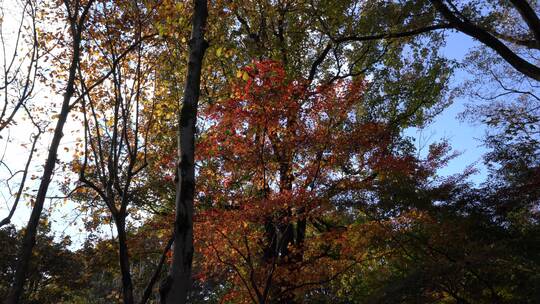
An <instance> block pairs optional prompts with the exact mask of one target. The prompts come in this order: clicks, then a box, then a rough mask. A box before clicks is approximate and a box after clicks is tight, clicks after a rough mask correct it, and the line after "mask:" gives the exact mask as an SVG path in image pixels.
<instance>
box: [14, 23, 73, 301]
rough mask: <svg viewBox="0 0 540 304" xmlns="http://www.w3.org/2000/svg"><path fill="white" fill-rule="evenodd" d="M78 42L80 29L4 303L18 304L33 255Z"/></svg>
mask: <svg viewBox="0 0 540 304" xmlns="http://www.w3.org/2000/svg"><path fill="white" fill-rule="evenodd" d="M80 41H81V32H80V30H78V31H77V33H76V34H75V35H74V37H73V57H72V60H71V64H70V67H69V76H68V81H67V84H66V90H65V93H64V100H63V102H62V108H61V110H60V115H59V117H58V121H57V122H56V127H55V129H54V135H53V138H52V141H51V145H50V147H49V153H48V155H47V160H46V161H45V166H44V170H43V175H42V177H41V183H40V185H39V189H38V192H37V195H36V201H35V203H34V207H33V208H32V213H31V215H30V219H29V220H28V224H27V225H26V231H25V234H24V239H23V243H22V247H21V251H20V252H19V254H18V259H17V266H16V269H15V280H14V282H13V285H12V286H11V289H10V291H9V294H8V296H7V298H6V301H5V302H4V303H6V304H17V303H19V300H20V297H21V295H22V293H23V290H24V283H25V281H26V276H27V272H28V268H29V266H30V258H31V257H32V249H33V248H34V244H35V243H36V235H37V228H38V224H39V219H40V217H41V212H42V210H43V205H44V203H45V199H46V196H47V190H48V189H49V184H50V182H51V177H52V174H53V171H54V167H55V165H56V154H57V152H58V146H59V145H60V140H61V139H62V137H63V136H64V133H63V129H64V125H65V123H66V120H67V117H68V114H69V111H70V106H69V102H70V100H71V97H72V96H73V93H74V85H75V72H76V71H77V65H78V63H79V55H80V54H79V53H80Z"/></svg>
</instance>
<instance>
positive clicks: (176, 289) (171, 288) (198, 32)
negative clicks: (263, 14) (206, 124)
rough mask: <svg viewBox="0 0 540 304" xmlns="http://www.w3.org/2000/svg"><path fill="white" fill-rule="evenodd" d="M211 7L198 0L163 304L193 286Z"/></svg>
mask: <svg viewBox="0 0 540 304" xmlns="http://www.w3.org/2000/svg"><path fill="white" fill-rule="evenodd" d="M207 16H208V8H207V1H206V0H194V8H193V18H192V32H191V39H190V41H189V61H188V67H187V77H186V84H185V89H184V100H183V104H182V110H181V113H180V117H179V125H178V159H179V162H178V170H177V179H178V181H177V186H176V202H175V204H176V217H175V226H174V231H175V232H174V233H175V240H174V244H173V259H172V265H171V269H170V272H169V275H168V276H167V278H166V280H165V281H164V282H163V283H162V286H161V290H160V294H161V303H166V304H172V303H174V304H183V303H186V300H187V295H188V291H189V289H190V288H191V267H192V260H193V251H194V249H193V198H194V194H195V125H196V122H197V108H198V102H199V94H200V82H201V70H202V61H203V58H204V52H205V51H206V48H207V47H208V43H207V42H206V41H205V40H204V32H205V26H206V18H207Z"/></svg>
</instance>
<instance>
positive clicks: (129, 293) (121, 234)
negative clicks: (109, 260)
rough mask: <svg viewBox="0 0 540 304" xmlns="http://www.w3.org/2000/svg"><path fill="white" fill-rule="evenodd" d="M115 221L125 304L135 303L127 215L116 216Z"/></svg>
mask: <svg viewBox="0 0 540 304" xmlns="http://www.w3.org/2000/svg"><path fill="white" fill-rule="evenodd" d="M115 221H116V231H117V232H118V249H119V250H118V258H119V260H120V271H121V273H122V296H123V299H124V304H133V303H134V300H133V283H132V281H131V271H130V269H129V254H128V247H127V243H126V241H127V238H126V215H125V214H121V215H118V216H116V217H115Z"/></svg>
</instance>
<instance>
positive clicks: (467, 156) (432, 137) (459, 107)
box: [406, 32, 487, 184]
mask: <svg viewBox="0 0 540 304" xmlns="http://www.w3.org/2000/svg"><path fill="white" fill-rule="evenodd" d="M477 45H478V44H477V43H476V42H475V41H473V40H472V39H471V38H470V37H468V36H466V35H464V34H461V33H453V32H449V33H448V36H447V44H446V46H445V47H444V48H443V49H442V53H443V55H444V56H445V57H446V58H449V59H453V60H457V61H461V60H463V58H464V57H465V56H466V55H467V53H468V52H469V50H470V49H471V48H473V47H475V46H477ZM469 76H470V75H469V74H468V73H467V72H466V71H464V70H462V69H456V71H455V74H454V76H453V79H452V80H451V86H452V87H456V86H459V85H460V84H462V83H463V81H464V80H465V79H467V78H469ZM471 102H472V101H471V100H468V99H467V97H458V98H456V99H455V100H454V102H453V103H452V104H451V105H450V106H449V107H448V108H446V109H445V110H444V111H443V112H442V113H441V114H439V115H438V116H437V117H435V119H434V121H433V122H432V123H431V124H429V125H428V126H427V127H426V128H424V129H423V130H417V129H409V130H407V132H406V134H407V135H410V136H413V137H415V138H416V143H417V147H418V146H420V147H424V146H425V147H426V149H427V146H429V144H430V143H433V142H437V141H441V140H442V139H447V140H448V142H449V143H450V144H451V146H452V148H453V149H454V150H456V151H459V152H460V153H461V154H460V155H459V156H458V157H457V158H455V159H454V160H452V161H451V162H450V163H449V164H448V166H446V167H445V168H443V169H441V170H440V172H439V173H440V175H442V176H446V175H451V174H456V173H460V172H463V170H465V169H466V168H467V167H468V166H469V165H471V164H475V167H476V168H477V169H478V170H479V172H478V173H477V174H476V175H474V176H472V177H471V180H472V181H473V182H475V183H477V184H479V183H481V182H482V181H484V180H485V178H486V176H487V172H486V169H485V167H484V166H483V163H482V155H483V154H484V153H485V152H486V149H485V148H484V147H483V146H482V142H481V139H482V137H483V136H484V134H485V131H486V129H485V127H484V126H483V125H482V124H480V123H478V124H473V123H471V122H469V121H462V120H460V119H459V118H458V115H459V114H460V113H462V112H463V111H464V110H465V109H466V105H467V104H470V103H471ZM422 152H424V153H425V151H422Z"/></svg>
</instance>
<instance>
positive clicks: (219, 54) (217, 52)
mask: <svg viewBox="0 0 540 304" xmlns="http://www.w3.org/2000/svg"><path fill="white" fill-rule="evenodd" d="M222 51H223V48H218V49H217V50H216V56H218V57H221V52H222Z"/></svg>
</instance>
